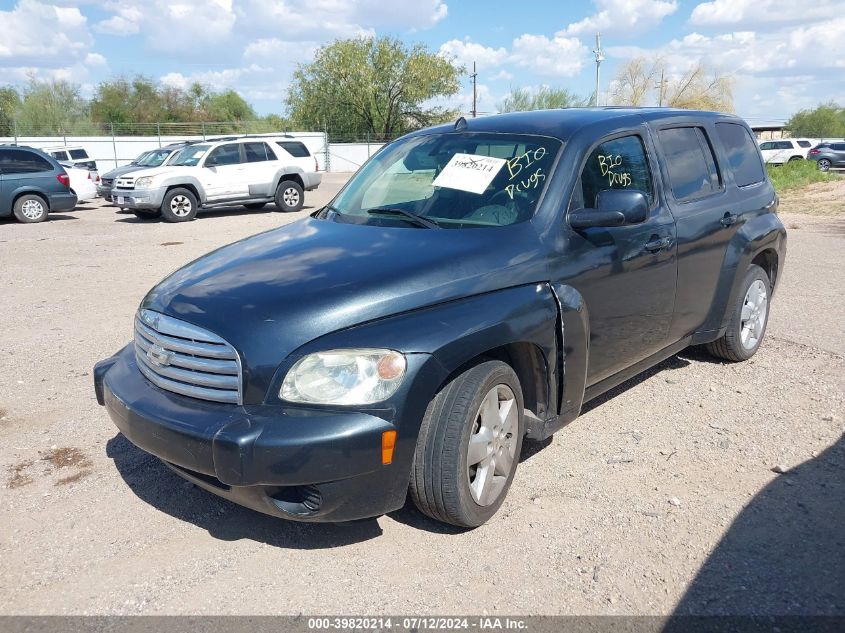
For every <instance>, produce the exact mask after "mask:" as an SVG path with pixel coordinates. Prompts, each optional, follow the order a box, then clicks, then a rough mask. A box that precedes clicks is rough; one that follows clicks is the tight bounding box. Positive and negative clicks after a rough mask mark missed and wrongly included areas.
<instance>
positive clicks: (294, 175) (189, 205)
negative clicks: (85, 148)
mask: <svg viewBox="0 0 845 633" xmlns="http://www.w3.org/2000/svg"><path fill="white" fill-rule="evenodd" d="M291 145H295V146H301V147H302V148H305V146H304V145H303V144H302V143H300V142H297V141H291V139H290V138H288V137H255V136H247V137H225V138H220V139H215V140H209V141H207V142H202V143H192V144H189V145H186V146H185V147H184V148H182V149H181V150H180V151H179V152H178V154H177V155H176V156H174V157H172V158H171V159H170V160H169V161H168V162H167V164H166V165H162V166H160V167H156V168H151V169H142V170H139V171H133V172H131V173H125V174H123V175H121V176H118V177H117V178H116V179H115V180H114V186H113V188H112V191H111V197H112V202H114V204H116V205H117V206H119V207H122V208H126V209H131V210H132V211H133V213H135V215H136V216H137V217H139V218H141V219H144V220H149V219H154V218H159V217H162V218H164V219H165V220H166V221H168V222H188V221H190V220H193V219H194V218H195V217H196V215H197V212H198V211H199V209H201V208H204V209H209V208H213V207H223V206H227V207H228V206H234V205H243V206H245V207H246V208H247V209H261V208H262V207H264V206H265V205H266V204H267V203H269V202H273V203H275V205H276V208H278V209H279V210H280V211H299V210H300V209H301V208H302V206H303V204H304V202H305V195H304V192H305V191H311V190H313V189H316V188H317V187H318V186H319V185H320V181H321V176H320V173H319V172H318V171H317V161H316V159H315V158H314V157H313V156H311V155H310V154H309V153H308V150H307V149H305V156H293V155H291V154H290V153H289V152H288V151H287V149H285V147H290V146H291Z"/></svg>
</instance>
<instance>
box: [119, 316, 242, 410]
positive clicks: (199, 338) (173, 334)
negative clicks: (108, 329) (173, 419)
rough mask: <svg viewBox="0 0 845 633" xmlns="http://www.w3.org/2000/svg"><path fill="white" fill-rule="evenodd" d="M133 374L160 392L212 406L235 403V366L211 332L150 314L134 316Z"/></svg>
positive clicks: (237, 398) (227, 349)
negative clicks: (139, 373)
mask: <svg viewBox="0 0 845 633" xmlns="http://www.w3.org/2000/svg"><path fill="white" fill-rule="evenodd" d="M135 358H136V360H137V363H138V370H139V371H140V372H141V373H142V374H143V375H144V377H146V378H147V380H149V381H150V382H151V383H153V384H154V385H156V386H157V387H159V388H161V389H165V390H167V391H172V392H173V393H178V394H180V395H184V396H190V397H192V398H199V399H202V400H212V401H215V402H226V403H233V404H234V403H238V404H239V403H240V402H241V365H240V358H239V357H238V354H237V352H236V351H235V349H234V348H233V347H232V346H231V345H229V344H228V343H227V342H226V341H225V340H224V339H222V338H220V337H219V336H217V335H216V334H213V333H211V332H209V331H207V330H204V329H202V328H200V327H197V326H196V325H193V324H191V323H187V322H185V321H182V320H180V319H176V318H173V317H170V316H167V315H165V314H160V313H158V312H153V311H151V310H139V311H138V315H137V317H136V318H135Z"/></svg>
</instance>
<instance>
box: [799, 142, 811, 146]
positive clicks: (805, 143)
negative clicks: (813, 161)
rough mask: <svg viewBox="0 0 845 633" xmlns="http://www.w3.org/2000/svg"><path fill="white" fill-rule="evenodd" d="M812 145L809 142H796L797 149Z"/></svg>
mask: <svg viewBox="0 0 845 633" xmlns="http://www.w3.org/2000/svg"><path fill="white" fill-rule="evenodd" d="M810 145H812V143H810V141H798V147H810Z"/></svg>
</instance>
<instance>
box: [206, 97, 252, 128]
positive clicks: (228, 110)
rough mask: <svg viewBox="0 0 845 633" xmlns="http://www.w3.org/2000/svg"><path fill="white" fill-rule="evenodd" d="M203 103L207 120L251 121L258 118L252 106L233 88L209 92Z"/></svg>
mask: <svg viewBox="0 0 845 633" xmlns="http://www.w3.org/2000/svg"><path fill="white" fill-rule="evenodd" d="M203 105H204V110H205V114H206V116H207V117H208V120H209V121H253V120H255V119H257V118H258V117H257V115H256V114H255V110H253V109H252V106H251V105H249V104H248V103H247V102H246V101H244V99H243V97H241V96H240V95H239V94H238V93H237V92H235V91H234V90H227V91H226V92H221V93H219V94H211V95H209V97H208V98H207V99H206V100H205V103H204V104H203Z"/></svg>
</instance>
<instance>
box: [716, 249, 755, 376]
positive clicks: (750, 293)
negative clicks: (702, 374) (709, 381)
mask: <svg viewBox="0 0 845 633" xmlns="http://www.w3.org/2000/svg"><path fill="white" fill-rule="evenodd" d="M770 293H771V283H770V281H769V276H768V275H767V274H766V271H764V270H763V269H762V268H760V267H759V266H756V265H752V266H751V267H749V269H748V272H747V273H746V274H745V279H744V280H743V283H742V285H741V286H740V288H739V292H738V293H737V296H736V297H735V298H734V303H733V306H732V308H731V310H732V311H731V316H730V320H729V321H728V329H727V330H726V331H725V334H724V336H722V338H720V339H719V340H717V341H713V342H712V343H708V344H707V351H709V352H710V353H711V354H712V355H713V356H717V357H719V358H724V359H725V360H731V361H735V362H737V361H743V360H748V359H749V358H751V357H752V356H754V354H755V353H756V352H757V350H758V349H759V348H760V344H761V343H762V342H763V335H764V334H765V333H766V324H767V323H768V320H769V294H770Z"/></svg>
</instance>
